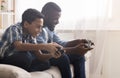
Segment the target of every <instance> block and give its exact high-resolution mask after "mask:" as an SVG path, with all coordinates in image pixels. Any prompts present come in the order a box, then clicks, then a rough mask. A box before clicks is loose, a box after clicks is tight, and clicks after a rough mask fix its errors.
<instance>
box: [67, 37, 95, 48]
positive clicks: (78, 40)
mask: <svg viewBox="0 0 120 78" xmlns="http://www.w3.org/2000/svg"><path fill="white" fill-rule="evenodd" d="M81 43H91V44H92V45H94V43H93V42H92V41H91V40H87V39H76V40H73V41H69V42H68V43H67V44H66V47H75V46H76V45H78V44H81Z"/></svg>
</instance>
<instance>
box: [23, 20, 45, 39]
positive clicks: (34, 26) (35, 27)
mask: <svg viewBox="0 0 120 78" xmlns="http://www.w3.org/2000/svg"><path fill="white" fill-rule="evenodd" d="M42 26H43V19H42V18H41V19H40V18H37V19H36V20H35V21H33V22H32V23H31V24H30V23H28V22H25V24H24V28H25V30H26V31H27V33H29V34H30V35H32V36H33V37H36V36H37V35H38V34H39V33H40V32H41V31H42Z"/></svg>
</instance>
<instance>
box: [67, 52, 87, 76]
mask: <svg viewBox="0 0 120 78" xmlns="http://www.w3.org/2000/svg"><path fill="white" fill-rule="evenodd" d="M68 57H69V59H70V63H71V64H72V65H73V67H74V78H86V75H85V57H84V56H80V55H74V54H68Z"/></svg>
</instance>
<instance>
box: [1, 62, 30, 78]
mask: <svg viewBox="0 0 120 78" xmlns="http://www.w3.org/2000/svg"><path fill="white" fill-rule="evenodd" d="M0 78H31V74H30V73H28V72H27V71H25V70H24V69H22V68H19V67H16V66H12V65H6V64H0Z"/></svg>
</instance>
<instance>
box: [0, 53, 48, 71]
mask: <svg viewBox="0 0 120 78" xmlns="http://www.w3.org/2000/svg"><path fill="white" fill-rule="evenodd" d="M2 63H4V64H10V65H15V66H18V67H21V68H23V69H25V70H27V71H29V72H31V71H42V70H46V69H48V68H49V67H50V63H49V61H45V62H42V61H39V60H38V59H36V58H34V57H33V55H32V54H31V53H30V52H16V53H14V54H13V55H11V56H8V57H5V58H4V59H3V62H2Z"/></svg>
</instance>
